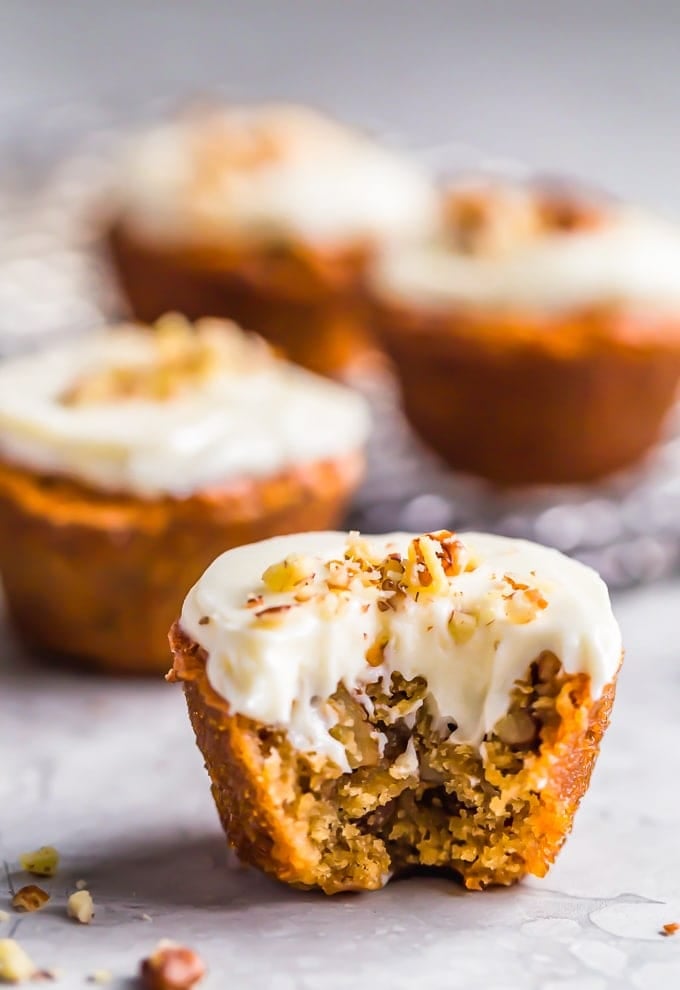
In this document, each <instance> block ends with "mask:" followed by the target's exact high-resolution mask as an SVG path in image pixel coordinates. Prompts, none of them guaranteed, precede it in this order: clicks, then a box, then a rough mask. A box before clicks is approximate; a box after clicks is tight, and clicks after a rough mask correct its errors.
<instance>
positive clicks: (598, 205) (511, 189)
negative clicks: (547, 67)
mask: <svg viewBox="0 0 680 990" xmlns="http://www.w3.org/2000/svg"><path fill="white" fill-rule="evenodd" d="M444 213H445V221H444V225H443V227H442V228H441V229H440V230H439V231H438V232H437V234H436V236H434V237H430V238H427V239H425V240H423V241H421V242H420V243H417V244H416V243H409V244H401V245H399V244H394V245H392V246H391V247H390V248H389V249H388V250H387V251H386V252H385V253H384V255H383V256H382V258H381V259H380V260H379V262H378V263H377V265H376V269H375V273H374V286H375V289H376V291H377V293H378V294H379V295H380V296H383V297H385V298H387V299H393V300H395V301H397V302H399V301H403V302H406V303H413V304H415V305H425V306H428V307H434V308H444V309H445V308H447V307H457V306H468V307H475V308H486V309H494V308H497V309H516V310H521V311H527V310H528V311H532V310H539V311H540V310H546V311H549V312H554V311H564V310H570V309H578V308H582V307H591V306H600V305H604V306H610V305H611V306H622V305H623V306H632V307H633V308H634V307H635V306H637V305H640V306H644V307H645V309H647V308H649V307H651V308H653V309H656V310H660V311H662V312H663V311H664V310H669V309H670V310H671V311H675V310H678V309H680V279H679V278H678V271H680V229H679V228H677V227H676V226H674V225H673V224H672V223H670V222H668V221H665V220H662V219H660V218H658V217H655V216H653V215H652V214H650V213H647V212H645V211H643V210H642V209H638V208H635V207H632V206H629V205H624V204H621V203H616V202H613V201H607V200H605V199H604V197H599V198H598V197H595V196H594V195H592V194H585V193H582V192H579V191H576V190H575V189H570V188H569V187H567V186H561V187H558V186H556V185H547V184H543V185H541V184H539V183H519V182H517V183H511V182H502V181H500V180H482V179H477V180H470V181H468V182H462V183H460V184H459V185H456V186H454V187H452V188H451V190H450V192H449V194H448V197H447V200H446V206H445V209H444Z"/></svg>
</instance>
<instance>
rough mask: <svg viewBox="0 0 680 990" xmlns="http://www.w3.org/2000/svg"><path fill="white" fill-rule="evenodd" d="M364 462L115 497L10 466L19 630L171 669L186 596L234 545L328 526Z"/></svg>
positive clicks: (62, 650)
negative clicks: (159, 494)
mask: <svg viewBox="0 0 680 990" xmlns="http://www.w3.org/2000/svg"><path fill="white" fill-rule="evenodd" d="M362 467H363V458H362V456H361V455H359V454H351V455H348V456H345V457H344V458H341V459H340V458H339V459H337V460H334V461H327V462H318V463H314V464H310V465H306V466H304V467H298V468H295V469H290V470H288V471H286V472H283V473H281V474H279V475H277V476H274V477H272V478H267V479H258V480H248V479H245V480H243V481H241V482H234V483H231V484H229V485H227V486H224V487H222V488H217V487H215V488H212V489H210V490H204V491H202V492H199V493H196V494H194V495H192V496H190V497H188V498H185V499H173V498H159V499H137V498H134V497H131V496H127V495H108V494H105V493H102V492H97V491H95V490H94V489H91V488H89V487H87V486H85V485H80V484H78V483H76V482H74V481H71V480H68V479H63V478H54V477H46V476H41V475H37V474H33V473H31V472H30V471H27V470H24V469H22V468H19V467H15V466H12V465H9V464H0V573H1V574H2V578H3V583H4V588H5V594H6V600H7V607H8V610H9V613H10V617H11V619H12V620H13V622H14V624H15V626H16V627H17V629H18V631H19V633H20V634H21V636H22V637H23V638H24V639H25V640H26V642H27V643H28V644H29V645H31V646H33V647H37V648H39V649H41V650H47V651H49V652H51V653H55V654H63V655H65V656H68V657H72V658H76V659H79V660H81V661H83V662H84V663H87V664H88V665H91V666H94V667H97V668H100V669H103V670H107V671H110V672H115V673H134V674H150V673H165V671H166V670H167V668H168V661H169V656H170V654H169V649H168V639H167V636H168V629H169V628H170V626H171V624H172V622H173V621H174V619H175V618H176V616H177V613H178V610H179V609H180V607H181V604H182V601H183V599H184V596H185V595H186V592H187V590H188V589H189V588H190V587H191V585H192V584H193V583H194V582H195V581H197V580H198V578H199V577H200V575H201V574H202V573H203V571H204V570H205V569H206V567H207V566H208V565H209V564H210V563H211V562H212V561H213V560H214V558H215V557H216V556H217V555H218V554H220V553H222V552H223V551H224V550H227V549H229V548H231V547H234V546H238V545H240V544H244V543H251V542H254V541H255V540H261V539H265V538H267V537H269V536H276V535H281V534H285V533H290V532H295V531H297V530H310V529H321V530H323V529H330V528H333V526H335V525H336V524H337V523H338V522H339V520H340V518H341V517H342V514H343V512H344V510H345V507H346V504H347V501H348V499H349V497H350V495H351V494H352V492H353V491H354V489H355V487H356V485H357V483H358V481H359V478H360V476H361V472H362Z"/></svg>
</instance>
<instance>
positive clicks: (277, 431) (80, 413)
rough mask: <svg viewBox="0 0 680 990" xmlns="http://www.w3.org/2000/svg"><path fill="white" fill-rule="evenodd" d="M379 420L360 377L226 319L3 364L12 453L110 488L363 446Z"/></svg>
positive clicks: (119, 336)
mask: <svg viewBox="0 0 680 990" xmlns="http://www.w3.org/2000/svg"><path fill="white" fill-rule="evenodd" d="M170 323H171V324H172V320H171V321H170ZM368 428H369V414H368V411H367V408H366V405H365V403H364V402H363V400H362V399H361V398H360V397H359V396H357V395H356V394H354V393H353V392H352V391H351V390H349V389H347V388H344V387H342V386H340V385H336V384H334V383H332V382H330V381H327V380H326V379H322V378H319V377H317V376H316V375H313V374H311V373H310V372H307V371H305V370H303V369H302V368H298V367H297V366H294V365H291V364H288V363H287V362H285V361H282V360H279V359H278V358H275V357H274V355H273V354H272V352H270V351H269V350H268V348H267V347H266V345H265V344H264V343H263V342H262V341H261V340H260V339H259V338H255V337H252V336H249V335H246V334H244V333H242V332H241V331H240V330H238V328H236V327H235V326H234V325H233V324H229V323H226V322H222V321H216V320H215V321H211V320H206V321H202V322H201V324H199V325H198V326H197V332H196V334H194V333H191V332H185V331H184V330H182V327H181V325H180V328H179V332H178V333H176V332H175V331H174V330H172V327H171V332H170V334H169V336H167V335H165V334H164V333H163V332H159V331H155V332H149V331H147V332H143V331H142V330H141V329H133V328H117V329H113V330H108V331H100V332H93V333H92V334H91V335H89V336H88V337H86V338H81V339H78V340H76V341H73V342H70V343H68V344H65V345H62V346H60V347H58V348H54V349H51V350H46V351H43V352H40V353H36V354H31V355H28V356H25V357H21V358H17V359H13V360H10V361H6V362H4V363H3V364H2V365H1V366H0V455H1V456H2V457H3V458H4V459H6V460H8V461H10V462H13V463H16V464H18V465H20V466H23V467H26V468H29V469H30V470H34V471H39V472H44V473H48V474H55V475H59V476H66V477H69V478H74V479H77V480H79V481H81V482H84V483H86V484H89V485H92V486H94V487H96V488H98V489H102V490H105V491H114V492H124V493H131V494H134V495H137V496H141V497H155V496H163V495H172V496H178V497H182V496H186V495H190V494H192V493H193V492H196V491H198V490H201V489H203V488H206V487H209V486H213V485H220V484H223V483H227V482H230V481H237V480H241V479H246V478H259V477H265V476H268V475H271V474H273V473H276V472H279V471H281V470H284V469H286V468H288V467H296V466H303V465H305V464H307V463H311V462H314V461H319V460H326V459H330V458H336V457H341V456H343V455H345V454H350V453H352V452H359V451H360V450H361V448H362V446H363V443H364V440H365V438H366V436H367V432H368Z"/></svg>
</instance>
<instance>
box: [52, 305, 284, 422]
mask: <svg viewBox="0 0 680 990" xmlns="http://www.w3.org/2000/svg"><path fill="white" fill-rule="evenodd" d="M149 336H150V339H151V341H152V351H151V360H141V361H138V362H137V363H132V362H131V363H129V364H121V365H117V366H116V365H111V366H108V367H104V368H101V369H98V370H95V371H92V372H90V373H89V374H87V375H85V376H84V377H83V378H81V379H79V380H78V381H76V382H74V384H73V385H71V387H70V388H69V389H67V390H66V392H64V394H63V395H62V396H61V403H62V404H63V405H65V406H84V405H94V404H97V403H103V402H123V401H128V400H130V399H147V400H152V401H157V402H158V401H160V402H163V401H167V400H169V399H174V398H176V397H177V396H179V395H182V394H183V393H186V392H187V391H190V390H192V389H194V388H198V387H200V386H201V385H204V384H205V383H206V382H208V381H209V380H210V379H211V378H214V377H215V376H217V375H218V374H219V373H220V372H222V371H225V370H231V369H234V368H237V367H241V366H244V367H247V366H251V367H252V366H255V365H257V364H258V363H260V362H261V361H262V359H263V357H264V355H266V354H267V353H268V350H267V348H266V345H264V344H260V343H259V342H256V338H248V337H245V336H243V335H242V334H241V333H240V332H238V333H237V332H236V331H235V330H234V328H233V326H232V325H231V324H229V323H228V322H226V321H220V320H209V319H205V320H199V321H198V322H197V323H196V324H195V325H192V324H191V323H189V321H188V320H186V319H185V318H184V317H183V316H180V315H179V314H177V313H169V314H167V315H166V316H163V317H161V318H160V319H159V320H157V321H156V324H155V326H154V328H153V330H152V331H150V333H149Z"/></svg>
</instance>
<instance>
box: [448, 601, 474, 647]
mask: <svg viewBox="0 0 680 990" xmlns="http://www.w3.org/2000/svg"><path fill="white" fill-rule="evenodd" d="M477 623H478V619H477V616H476V615H471V614H470V613H468V612H461V611H456V610H454V611H453V612H452V613H451V618H450V619H449V632H450V633H451V635H452V636H453V638H454V640H455V641H456V643H458V644H459V645H460V646H462V645H463V643H467V641H468V640H469V639H470V638H471V637H472V636H473V635H474V633H475V631H476V629H477Z"/></svg>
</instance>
